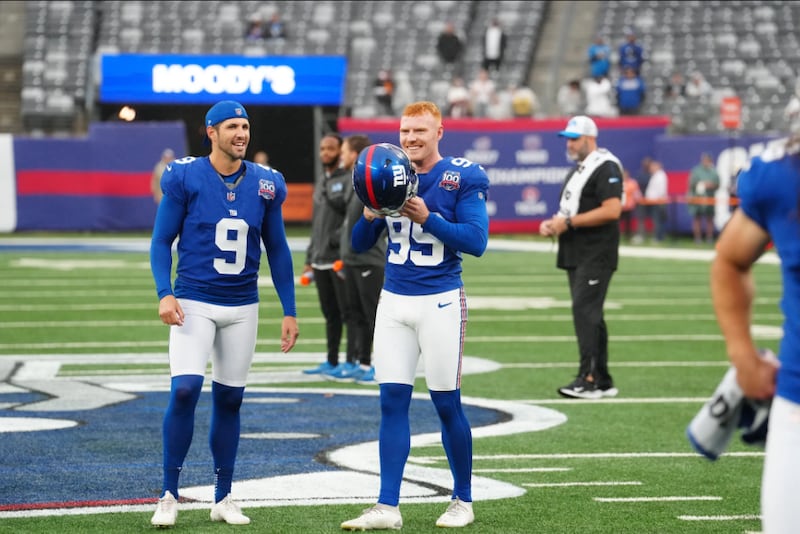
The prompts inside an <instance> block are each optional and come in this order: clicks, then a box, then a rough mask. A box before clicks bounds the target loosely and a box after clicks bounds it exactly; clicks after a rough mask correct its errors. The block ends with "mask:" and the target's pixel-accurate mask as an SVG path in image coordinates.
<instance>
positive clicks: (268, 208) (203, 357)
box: [150, 100, 298, 527]
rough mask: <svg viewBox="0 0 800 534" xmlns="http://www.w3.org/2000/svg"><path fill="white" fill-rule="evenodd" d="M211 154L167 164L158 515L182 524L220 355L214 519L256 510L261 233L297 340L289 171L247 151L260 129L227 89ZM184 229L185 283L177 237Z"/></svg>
mask: <svg viewBox="0 0 800 534" xmlns="http://www.w3.org/2000/svg"><path fill="white" fill-rule="evenodd" d="M205 123H206V135H207V136H208V139H209V140H210V143H211V153H210V155H209V156H207V157H185V158H182V159H178V160H176V161H174V162H172V163H171V164H170V165H168V166H167V167H166V170H165V171H164V174H163V177H162V179H161V189H162V190H163V193H164V196H163V198H162V200H161V203H160V204H159V206H158V211H157V213H156V220H155V225H154V228H153V236H152V242H151V245H150V264H151V269H152V271H153V278H154V279H155V285H156V291H157V292H158V297H159V299H160V302H159V305H158V314H159V316H160V317H161V320H162V321H163V322H164V323H165V324H168V325H170V334H169V336H170V337H169V364H170V376H171V387H170V399H169V404H168V406H167V409H166V413H165V414H164V420H163V427H162V432H163V449H164V450H163V469H164V479H163V489H162V492H161V498H160V499H159V501H158V506H157V508H156V512H155V514H154V515H153V517H152V519H151V523H152V524H153V525H156V526H159V527H167V526H172V525H174V524H175V520H176V518H177V514H178V507H177V499H178V497H179V495H178V478H179V475H180V471H181V468H182V466H183V462H184V459H185V458H186V454H187V453H188V451H189V446H190V445H191V442H192V434H193V431H194V413H195V407H196V406H197V402H198V400H199V397H200V392H201V389H202V386H203V379H204V376H205V372H206V365H207V363H208V360H209V358H211V361H212V370H211V375H212V383H211V403H212V410H211V428H210V437H209V443H210V447H211V454H212V456H213V458H214V494H215V495H214V503H215V504H214V505H213V507H212V509H211V519H212V520H213V521H225V522H226V523H229V524H236V525H242V524H247V523H249V522H250V519H249V518H248V517H247V516H245V515H243V514H242V512H241V509H240V508H239V506H238V505H237V504H236V503H235V502H234V501H233V500H232V499H231V483H232V479H233V469H234V463H235V460H236V451H237V448H238V446H239V429H240V418H239V409H240V407H241V404H242V398H243V395H244V388H245V382H246V380H247V374H248V371H249V369H250V363H251V362H252V359H253V354H254V351H255V347H256V335H257V329H258V306H259V304H258V303H259V295H258V285H257V280H258V269H259V265H260V261H261V246H262V243H263V246H264V248H265V249H266V253H267V260H268V262H269V267H270V272H271V275H272V281H273V283H274V285H275V289H276V291H277V294H278V297H279V299H280V301H281V305H282V307H283V316H284V317H283V321H282V324H281V331H280V336H281V339H280V347H281V350H282V351H283V352H287V351H289V350H291V349H292V347H294V345H295V342H296V341H297V336H298V328H297V320H296V315H297V314H296V311H295V295H294V273H293V267H292V256H291V251H290V250H289V244H288V242H287V239H286V233H285V230H284V226H283V215H282V209H281V205H282V204H283V201H284V200H285V199H286V182H285V180H284V178H283V175H282V174H281V173H279V172H278V171H276V170H274V169H272V168H270V167H267V166H263V165H256V164H254V163H251V162H249V161H244V156H245V151H246V150H247V144H248V143H249V141H250V121H249V119H248V116H247V111H245V108H244V107H243V106H242V105H241V104H239V103H238V102H234V101H231V100H224V101H221V102H218V103H217V104H215V105H214V106H212V107H211V108H210V109H209V110H208V113H207V114H206V121H205ZM176 238H179V239H178V244H177V251H178V265H177V276H176V278H175V285H174V289H173V285H172V283H171V273H172V245H173V243H174V242H175V239H176Z"/></svg>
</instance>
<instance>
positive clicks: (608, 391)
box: [597, 382, 619, 397]
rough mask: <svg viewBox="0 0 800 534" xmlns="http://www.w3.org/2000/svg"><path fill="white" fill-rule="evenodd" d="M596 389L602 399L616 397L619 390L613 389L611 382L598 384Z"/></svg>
mask: <svg viewBox="0 0 800 534" xmlns="http://www.w3.org/2000/svg"><path fill="white" fill-rule="evenodd" d="M597 389H598V390H599V391H600V395H601V396H602V397H616V396H617V394H618V393H619V390H618V389H617V388H615V387H614V383H613V382H598V383H597Z"/></svg>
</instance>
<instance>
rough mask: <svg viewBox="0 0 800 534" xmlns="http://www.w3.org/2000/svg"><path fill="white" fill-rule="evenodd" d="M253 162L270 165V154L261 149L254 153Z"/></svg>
mask: <svg viewBox="0 0 800 534" xmlns="http://www.w3.org/2000/svg"><path fill="white" fill-rule="evenodd" d="M253 163H258V164H259V165H269V154H267V153H266V152H265V151H263V150H259V151H258V152H256V153H255V154H253Z"/></svg>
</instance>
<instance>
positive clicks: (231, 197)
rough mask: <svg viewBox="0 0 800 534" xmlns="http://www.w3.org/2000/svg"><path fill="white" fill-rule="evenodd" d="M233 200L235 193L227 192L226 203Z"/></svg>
mask: <svg viewBox="0 0 800 534" xmlns="http://www.w3.org/2000/svg"><path fill="white" fill-rule="evenodd" d="M234 200H236V193H234V192H233V191H228V202H233V201H234Z"/></svg>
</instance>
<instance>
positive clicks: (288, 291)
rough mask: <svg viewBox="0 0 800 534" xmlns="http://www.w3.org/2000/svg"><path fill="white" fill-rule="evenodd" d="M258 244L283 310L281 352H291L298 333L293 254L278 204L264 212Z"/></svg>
mask: <svg viewBox="0 0 800 534" xmlns="http://www.w3.org/2000/svg"><path fill="white" fill-rule="evenodd" d="M261 241H262V242H263V243H264V249H265V250H266V252H267V262H268V263H269V269H270V274H271V276H272V283H273V285H274V286H275V292H276V293H277V294H278V299H279V300H280V301H281V306H282V307H283V321H282V322H281V351H283V352H288V351H290V350H292V348H293V347H294V345H295V343H296V342H297V337H298V336H299V335H300V331H299V329H298V327H297V304H296V302H295V294H294V266H293V265H292V251H291V249H290V248H289V242H288V241H287V239H286V230H285V228H284V226H283V210H282V209H281V206H280V204H276V205H274V206H271V207H270V209H267V211H266V214H265V217H264V223H263V225H262V227H261Z"/></svg>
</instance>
